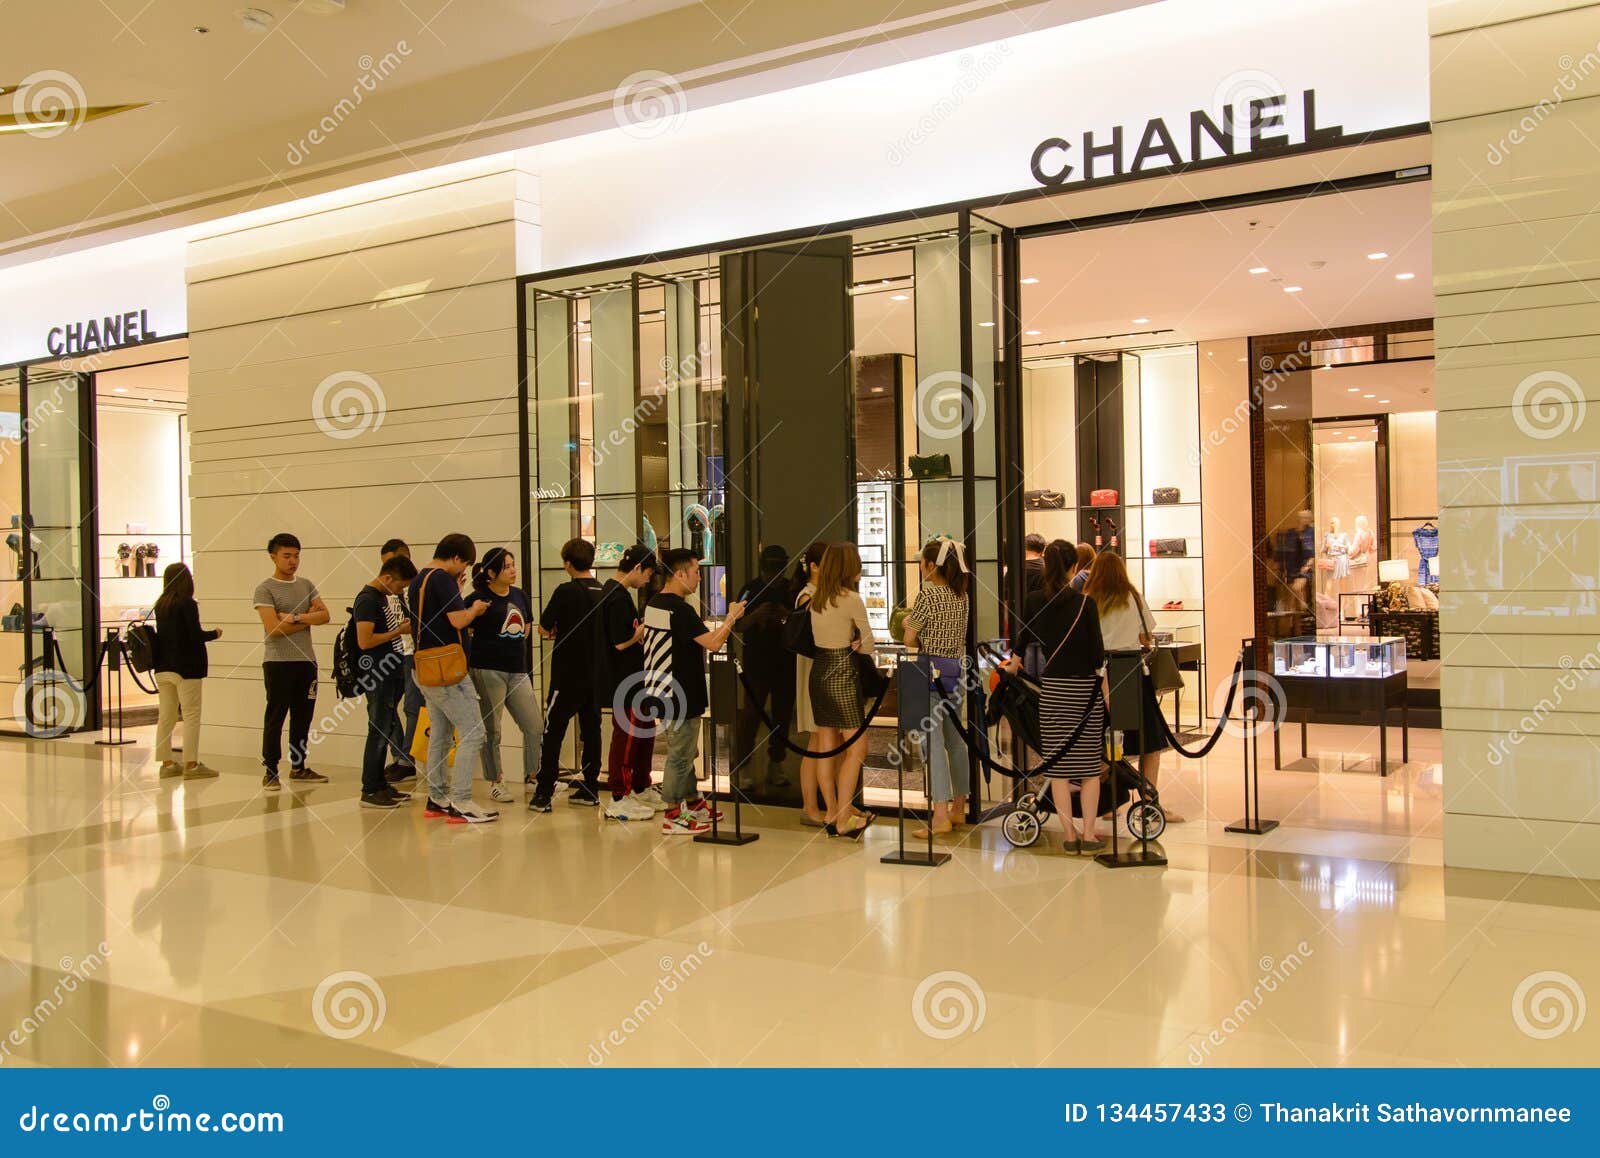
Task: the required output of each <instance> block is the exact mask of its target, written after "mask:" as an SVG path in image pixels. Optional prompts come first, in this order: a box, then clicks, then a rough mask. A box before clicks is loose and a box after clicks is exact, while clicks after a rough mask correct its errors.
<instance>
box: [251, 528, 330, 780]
mask: <svg viewBox="0 0 1600 1158" xmlns="http://www.w3.org/2000/svg"><path fill="white" fill-rule="evenodd" d="M267 554H268V555H270V556H271V557H272V574H271V575H270V576H269V577H268V578H266V579H263V580H262V581H261V582H260V583H259V584H258V585H257V586H256V593H255V609H256V614H257V615H259V616H260V617H261V626H262V628H263V630H265V632H266V641H265V647H264V649H263V654H262V657H261V659H262V663H261V674H262V678H263V680H264V681H265V683H266V688H267V711H266V716H265V719H264V720H263V722H262V730H261V763H262V766H263V767H264V768H265V772H264V773H263V774H262V777H261V787H262V788H264V789H265V790H266V791H268V792H276V791H278V789H279V788H280V787H281V785H280V784H279V782H278V761H279V760H281V759H282V758H283V721H284V719H285V718H287V719H288V721H289V779H290V780H291V781H293V782H295V783H309V784H326V783H327V782H328V778H327V777H326V776H323V775H321V774H320V773H317V772H313V771H312V770H311V769H310V768H307V767H306V746H307V744H308V742H309V741H310V737H311V717H312V716H314V715H315V714H316V710H317V653H316V652H315V651H314V650H313V649H312V646H311V628H313V627H316V626H319V625H321V624H324V623H327V622H328V618H329V617H328V608H327V607H326V606H325V605H324V604H323V602H322V597H321V596H320V595H318V594H317V585H316V584H315V583H313V582H311V580H309V579H304V578H301V577H300V576H299V575H298V574H297V572H298V571H299V570H300V540H299V539H296V538H295V537H294V536H293V535H289V534H278V535H274V536H273V537H272V541H271V542H269V543H268V544H267Z"/></svg>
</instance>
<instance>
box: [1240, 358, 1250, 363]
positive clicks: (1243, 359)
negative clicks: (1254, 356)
mask: <svg viewBox="0 0 1600 1158" xmlns="http://www.w3.org/2000/svg"><path fill="white" fill-rule="evenodd" d="M1249 360H1250V359H1249V358H1240V359H1239V361H1241V362H1248V361H1249Z"/></svg>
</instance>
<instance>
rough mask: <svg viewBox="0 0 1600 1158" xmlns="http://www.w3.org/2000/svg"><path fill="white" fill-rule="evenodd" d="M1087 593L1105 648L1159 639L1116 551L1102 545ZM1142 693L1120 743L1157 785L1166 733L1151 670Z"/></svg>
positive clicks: (1171, 815) (1130, 647)
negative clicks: (1137, 723)
mask: <svg viewBox="0 0 1600 1158" xmlns="http://www.w3.org/2000/svg"><path fill="white" fill-rule="evenodd" d="M1083 593H1084V594H1085V595H1087V596H1088V597H1089V598H1090V599H1092V600H1094V603H1095V607H1096V609H1097V610H1098V611H1099V612H1100V634H1101V636H1102V637H1103V638H1104V641H1105V646H1106V650H1107V651H1140V650H1143V649H1144V648H1147V647H1153V646H1154V645H1155V642H1156V641H1155V630H1156V621H1155V617H1154V616H1153V615H1151V614H1150V608H1149V607H1148V606H1147V605H1146V604H1145V601H1144V596H1143V595H1141V594H1139V591H1138V589H1137V588H1136V587H1134V585H1133V580H1132V579H1130V578H1128V567H1127V564H1125V563H1124V562H1123V561H1122V556H1121V555H1118V554H1117V553H1116V552H1115V551H1101V552H1100V553H1099V554H1098V555H1096V556H1095V557H1094V563H1093V564H1091V565H1090V567H1089V581H1088V582H1087V583H1086V584H1085V585H1084V588H1083ZM1139 684H1140V695H1141V696H1143V698H1144V711H1143V714H1142V726H1141V727H1140V729H1139V731H1138V732H1126V733H1124V734H1123V739H1122V749H1123V751H1124V752H1125V753H1127V754H1128V755H1129V756H1138V757H1139V771H1140V772H1141V773H1142V774H1143V775H1144V778H1145V779H1146V780H1148V781H1149V782H1150V787H1151V788H1156V787H1157V784H1156V777H1157V776H1159V775H1160V773H1161V753H1162V751H1163V750H1164V749H1165V748H1166V746H1167V738H1166V735H1165V733H1164V731H1163V730H1162V727H1161V704H1160V701H1159V700H1157V699H1156V691H1155V685H1154V683H1152V682H1151V679H1150V676H1149V675H1148V674H1145V675H1141V676H1140V680H1139ZM1161 810H1162V811H1163V812H1165V813H1166V814H1167V820H1168V821H1170V822H1171V823H1173V824H1180V823H1182V821H1183V819H1184V818H1183V817H1181V816H1179V815H1178V814H1177V813H1176V812H1174V811H1173V810H1172V809H1171V808H1168V807H1167V806H1166V805H1165V804H1163V805H1162V806H1161Z"/></svg>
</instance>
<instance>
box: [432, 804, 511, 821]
mask: <svg viewBox="0 0 1600 1158" xmlns="http://www.w3.org/2000/svg"><path fill="white" fill-rule="evenodd" d="M499 819H500V814H499V813H498V812H496V811H495V810H494V809H492V808H479V807H478V806H477V805H476V804H457V805H455V806H454V807H453V808H452V809H451V812H450V815H449V816H448V817H446V818H445V823H447V824H488V823H489V822H490V821H491V820H499Z"/></svg>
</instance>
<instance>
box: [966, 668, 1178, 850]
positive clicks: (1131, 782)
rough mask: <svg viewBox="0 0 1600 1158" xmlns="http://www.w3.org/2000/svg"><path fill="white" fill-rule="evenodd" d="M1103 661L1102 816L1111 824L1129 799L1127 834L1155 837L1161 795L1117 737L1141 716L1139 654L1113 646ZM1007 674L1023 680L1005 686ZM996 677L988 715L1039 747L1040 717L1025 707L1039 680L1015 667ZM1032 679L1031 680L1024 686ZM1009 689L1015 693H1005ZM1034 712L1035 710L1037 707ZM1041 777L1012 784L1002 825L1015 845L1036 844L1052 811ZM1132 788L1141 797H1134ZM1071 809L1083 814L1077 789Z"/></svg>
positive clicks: (1161, 824)
mask: <svg viewBox="0 0 1600 1158" xmlns="http://www.w3.org/2000/svg"><path fill="white" fill-rule="evenodd" d="M1107 663H1108V665H1109V666H1108V671H1107V677H1108V678H1107V682H1108V683H1109V684H1110V685H1111V701H1112V702H1111V703H1110V704H1109V705H1108V706H1107V707H1108V711H1107V728H1108V733H1107V734H1108V738H1109V739H1110V741H1111V749H1112V750H1111V751H1110V752H1108V753H1107V759H1106V760H1105V761H1104V763H1103V764H1102V765H1101V770H1100V780H1101V784H1102V786H1103V790H1102V792H1101V795H1100V803H1101V807H1102V810H1103V811H1102V812H1101V816H1102V818H1106V817H1109V818H1111V819H1112V823H1113V825H1115V816H1116V813H1117V810H1118V809H1120V808H1121V807H1122V806H1123V805H1127V806H1128V811H1127V826H1128V833H1129V835H1131V836H1132V837H1133V838H1134V839H1135V840H1141V841H1150V840H1157V839H1159V838H1160V836H1161V834H1162V833H1163V832H1165V831H1166V829H1167V815H1166V813H1165V812H1163V811H1162V810H1161V799H1160V796H1159V795H1158V794H1157V793H1156V790H1155V787H1154V786H1153V785H1151V784H1150V783H1149V782H1148V781H1146V780H1145V778H1144V774H1143V773H1141V772H1140V771H1139V769H1138V767H1137V766H1135V765H1134V764H1130V763H1129V762H1128V761H1127V760H1125V759H1123V758H1122V753H1121V746H1120V744H1118V743H1117V738H1118V737H1119V735H1120V733H1121V732H1122V731H1125V730H1132V731H1137V730H1138V728H1139V725H1140V722H1141V717H1142V712H1143V707H1144V706H1143V703H1142V700H1141V682H1140V676H1141V671H1142V669H1141V666H1140V660H1139V655H1138V653H1137V652H1133V653H1124V652H1113V653H1111V654H1110V655H1109V656H1108V658H1107ZM1009 680H1015V681H1018V682H1019V683H1020V684H1022V685H1023V686H1022V687H1020V688H1015V689H1007V688H1005V687H1004V686H1003V685H1004V683H1005V681H1009ZM996 682H997V686H996V688H995V689H994V695H993V696H992V697H991V699H990V712H989V714H988V716H987V721H988V722H989V723H990V724H998V722H999V721H1000V720H1002V719H1003V720H1005V721H1006V722H1007V723H1008V724H1009V725H1010V727H1011V731H1012V735H1013V737H1016V738H1022V739H1025V740H1027V741H1028V744H1029V747H1030V748H1032V749H1033V751H1034V752H1035V753H1038V752H1039V747H1038V744H1039V739H1038V736H1039V727H1038V720H1037V719H1036V718H1030V712H1029V709H1030V701H1031V705H1032V706H1033V707H1034V708H1035V709H1036V705H1037V704H1038V698H1037V697H1038V688H1037V685H1036V684H1033V681H1032V680H1031V679H1030V677H1028V676H1026V675H1018V674H1013V673H1004V674H1002V675H1001V676H1000V677H999V679H998V680H997V681H996ZM1030 684H1032V686H1028V685H1030ZM1008 691H1011V692H1012V693H1013V694H1007V692H1008ZM1033 715H1034V716H1036V715H1037V712H1036V710H1035V711H1034V712H1033ZM1050 755H1051V753H1048V752H1045V753H1040V754H1039V755H1038V756H1036V757H1034V759H1035V762H1037V761H1039V760H1043V759H1045V758H1047V757H1048V756H1050ZM1044 779H1045V777H1043V776H1035V777H1019V778H1018V782H1017V784H1016V786H1015V797H1016V798H1015V800H1014V801H1013V802H1012V805H1011V808H1010V810H1009V811H1008V812H1007V813H1006V814H1005V816H1004V818H1003V819H1002V820H1001V822H1000V831H1001V832H1003V833H1004V834H1005V838H1006V840H1007V841H1009V842H1010V843H1011V844H1012V845H1013V846H1014V847H1016V848H1028V847H1029V846H1031V845H1034V844H1037V843H1038V841H1039V838H1040V837H1041V836H1042V835H1043V834H1044V829H1045V826H1046V825H1047V824H1048V823H1049V820H1050V816H1051V814H1053V813H1054V812H1055V811H1056V807H1055V801H1054V797H1053V796H1052V795H1051V793H1050V792H1049V791H1048V789H1047V788H1046V786H1045V785H1044V784H1043V783H1042V781H1043V780H1044ZM1136 792H1137V793H1138V797H1139V798H1138V800H1137V801H1133V796H1134V793H1136ZM1130 801H1133V802H1132V803H1130ZM1072 815H1073V816H1074V817H1075V818H1078V819H1080V820H1081V819H1082V816H1083V813H1082V798H1081V797H1080V796H1078V795H1077V794H1076V793H1074V794H1073V796H1072Z"/></svg>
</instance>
